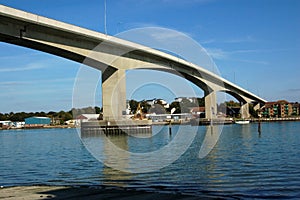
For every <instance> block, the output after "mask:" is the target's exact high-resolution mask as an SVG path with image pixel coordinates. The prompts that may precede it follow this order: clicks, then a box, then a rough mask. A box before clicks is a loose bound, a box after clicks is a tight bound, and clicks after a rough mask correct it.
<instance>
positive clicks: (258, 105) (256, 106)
mask: <svg viewBox="0 0 300 200" xmlns="http://www.w3.org/2000/svg"><path fill="white" fill-rule="evenodd" d="M253 109H254V110H255V111H256V110H258V109H260V103H257V104H256V105H255V106H254V107H253Z"/></svg>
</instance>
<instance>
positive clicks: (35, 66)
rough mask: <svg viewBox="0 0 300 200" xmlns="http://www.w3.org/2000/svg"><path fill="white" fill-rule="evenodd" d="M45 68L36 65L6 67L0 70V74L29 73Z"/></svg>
mask: <svg viewBox="0 0 300 200" xmlns="http://www.w3.org/2000/svg"><path fill="white" fill-rule="evenodd" d="M43 68H45V66H43V65H38V64H28V65H27V66H24V67H6V68H0V72H18V71H29V70H37V69H43Z"/></svg>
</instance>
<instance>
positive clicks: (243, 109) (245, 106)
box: [240, 103, 250, 118]
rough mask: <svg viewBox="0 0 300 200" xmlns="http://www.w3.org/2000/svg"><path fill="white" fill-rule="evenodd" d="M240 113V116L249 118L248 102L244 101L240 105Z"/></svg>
mask: <svg viewBox="0 0 300 200" xmlns="http://www.w3.org/2000/svg"><path fill="white" fill-rule="evenodd" d="M240 113H241V117H242V118H250V113H249V103H244V104H242V105H241V110H240Z"/></svg>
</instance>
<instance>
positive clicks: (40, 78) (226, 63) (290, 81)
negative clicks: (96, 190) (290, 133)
mask: <svg viewBox="0 0 300 200" xmlns="http://www.w3.org/2000/svg"><path fill="white" fill-rule="evenodd" d="M0 3H1V4H3V5H6V6H10V7H13V8H17V9H21V10H25V11H29V12H32V13H35V14H38V15H42V16H45V17H48V18H53V19H56V20H60V21H63V22H67V23H71V24H74V25H77V26H81V27H84V28H88V29H92V30H96V31H99V32H104V20H103V19H104V0H97V1H96V0H89V1H83V0H81V1H79V0H72V1H71V0H60V1H53V0H43V1H41V0H26V1H20V0H0ZM299 10H300V1H298V0H281V1H279V0H272V1H271V0H251V1H250V0H186V1H182V0H140V1H136V0H119V1H117V0H116V1H115V0H107V32H108V34H110V35H116V34H118V33H120V32H123V31H127V30H131V29H134V28H141V27H149V26H151V27H153V26H154V27H164V28H169V29H174V30H176V31H179V32H183V33H185V34H187V35H188V36H189V37H191V38H192V39H194V40H195V41H197V42H198V43H199V44H201V45H202V46H203V47H204V48H205V49H206V50H207V51H208V52H209V54H210V55H211V56H212V58H213V60H214V62H215V63H216V65H217V67H218V69H219V71H220V73H221V75H222V76H223V77H224V78H226V79H228V80H229V81H232V82H234V83H236V84H237V85H239V86H241V87H243V88H245V89H247V90H249V91H251V92H253V93H255V94H257V95H259V96H261V97H262V98H264V99H266V100H268V101H273V100H278V99H286V100H288V101H298V102H299V101H300V85H299V75H300V66H299V63H300V37H299V35H300V12H299ZM0 61H1V65H0V89H1V93H0V99H1V103H0V112H2V113H3V112H10V111H13V112H18V111H41V110H44V111H49V110H55V111H58V110H69V109H71V107H72V92H73V85H74V80H75V77H76V75H77V71H78V69H79V68H80V66H81V65H80V64H79V63H75V62H72V61H68V60H65V59H63V58H59V57H56V56H52V55H49V54H45V53H42V52H38V51H34V50H30V49H26V48H22V47H18V46H13V45H10V44H5V43H0ZM139 73H141V74H145V73H147V74H149V77H151V76H150V75H152V76H158V75H157V74H155V73H154V72H145V71H144V72H139ZM163 75H164V74H163ZM163 75H162V76H163ZM166 76H167V75H166ZM128 77H130V79H131V80H133V79H138V78H137V77H140V75H139V74H136V73H129V74H128ZM168 77H169V78H170V79H176V78H175V77H172V76H168ZM172 84H173V83H172ZM127 86H128V87H127V90H128V94H132V96H130V97H133V98H137V99H139V100H141V99H143V98H145V99H147V98H151V97H158V98H165V99H167V100H169V101H170V100H172V99H173V98H174V97H175V96H178V95H182V96H183V95H190V94H186V93H184V91H182V92H180V91H179V92H178V93H177V94H176V95H175V94H173V93H172V91H170V90H168V88H167V87H157V85H155V84H153V85H146V86H145V87H144V88H140V89H138V90H136V91H133V88H134V86H136V85H135V83H134V82H132V81H128V85H127ZM147 91H148V92H147ZM149 91H151V92H149ZM153 91H156V92H153ZM98 92H99V93H100V94H99V99H97V100H96V104H101V90H100V89H99V91H98ZM196 94H197V95H199V96H201V94H202V93H201V91H197V92H196Z"/></svg>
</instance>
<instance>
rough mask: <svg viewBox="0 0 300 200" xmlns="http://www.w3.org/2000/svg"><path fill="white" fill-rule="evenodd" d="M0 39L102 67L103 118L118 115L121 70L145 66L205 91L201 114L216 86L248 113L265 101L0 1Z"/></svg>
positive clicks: (185, 66)
mask: <svg viewBox="0 0 300 200" xmlns="http://www.w3.org/2000/svg"><path fill="white" fill-rule="evenodd" d="M0 41H2V42H6V43H10V44H15V45H18V46H23V47H28V48H31V49H35V50H39V51H43V52H47V53H50V54H53V55H57V56H60V57H63V58H66V59H69V60H73V61H75V62H79V63H84V64H85V65H88V66H90V67H93V68H95V69H98V70H101V72H102V99H103V100H102V102H103V119H104V120H111V119H114V120H120V119H122V115H123V113H124V111H125V110H126V80H125V72H126V70H133V69H151V70H158V71H164V72H168V73H172V74H175V75H178V76H181V77H184V78H185V79H187V80H189V81H191V82H192V83H194V84H195V85H196V86H198V87H199V88H201V89H202V90H203V91H204V94H205V114H206V118H207V119H215V118H216V117H217V116H216V114H217V97H216V93H217V92H225V93H228V94H230V95H232V96H234V97H235V98H236V99H238V100H239V101H240V102H241V104H242V107H241V111H242V112H241V114H242V118H248V117H249V116H250V115H249V104H250V103H253V104H255V106H254V108H255V109H259V108H260V105H261V104H264V103H265V102H266V101H265V100H264V99H262V98H260V97H258V96H256V95H255V94H253V93H251V92H249V91H247V90H245V89H243V88H241V87H239V86H237V85H236V84H234V83H232V82H230V81H228V80H225V79H224V78H222V77H220V76H218V75H216V74H215V73H213V72H211V71H208V70H206V69H205V68H203V67H201V66H198V65H195V64H193V63H191V62H188V61H186V60H183V59H180V58H178V57H175V56H173V55H170V54H167V53H165V52H162V51H158V50H155V49H152V48H149V47H146V46H143V45H139V44H136V43H133V42H129V41H126V40H122V39H119V38H116V37H113V36H109V35H106V34H103V33H99V32H95V31H91V30H88V29H84V28H81V27H77V26H74V25H70V24H67V23H63V22H60V21H57V20H53V19H49V18H46V17H42V16H38V15H35V14H32V13H28V12H24V11H21V10H17V9H14V8H10V7H6V6H4V5H0Z"/></svg>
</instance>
